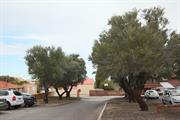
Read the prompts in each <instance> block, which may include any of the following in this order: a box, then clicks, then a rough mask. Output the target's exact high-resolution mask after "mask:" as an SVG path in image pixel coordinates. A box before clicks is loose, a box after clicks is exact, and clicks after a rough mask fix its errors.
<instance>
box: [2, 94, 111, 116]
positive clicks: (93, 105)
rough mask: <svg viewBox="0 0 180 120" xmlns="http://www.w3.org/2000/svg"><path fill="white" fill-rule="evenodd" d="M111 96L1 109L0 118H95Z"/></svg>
mask: <svg viewBox="0 0 180 120" xmlns="http://www.w3.org/2000/svg"><path fill="white" fill-rule="evenodd" d="M111 98H112V97H87V98H82V99H81V100H80V101H77V102H74V103H71V104H67V105H63V106H55V105H54V106H51V105H48V106H37V107H31V108H20V109H17V110H10V111H1V112H0V120H97V118H98V116H99V114H100V112H101V110H102V108H103V106H104V103H105V102H106V101H107V100H109V99H111Z"/></svg>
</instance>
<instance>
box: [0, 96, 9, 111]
mask: <svg viewBox="0 0 180 120" xmlns="http://www.w3.org/2000/svg"><path fill="white" fill-rule="evenodd" d="M7 107H8V105H7V102H6V99H1V98H0V110H5V109H7Z"/></svg>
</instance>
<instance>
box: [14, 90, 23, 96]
mask: <svg viewBox="0 0 180 120" xmlns="http://www.w3.org/2000/svg"><path fill="white" fill-rule="evenodd" d="M13 93H14V94H15V95H16V96H21V95H22V94H21V93H20V92H18V91H13Z"/></svg>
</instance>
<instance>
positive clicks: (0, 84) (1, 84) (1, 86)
mask: <svg viewBox="0 0 180 120" xmlns="http://www.w3.org/2000/svg"><path fill="white" fill-rule="evenodd" d="M9 88H23V87H22V86H19V85H15V84H12V83H8V82H5V81H0V89H9Z"/></svg>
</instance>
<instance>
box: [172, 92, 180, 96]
mask: <svg viewBox="0 0 180 120" xmlns="http://www.w3.org/2000/svg"><path fill="white" fill-rule="evenodd" d="M171 95H172V96H180V92H179V91H171Z"/></svg>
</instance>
